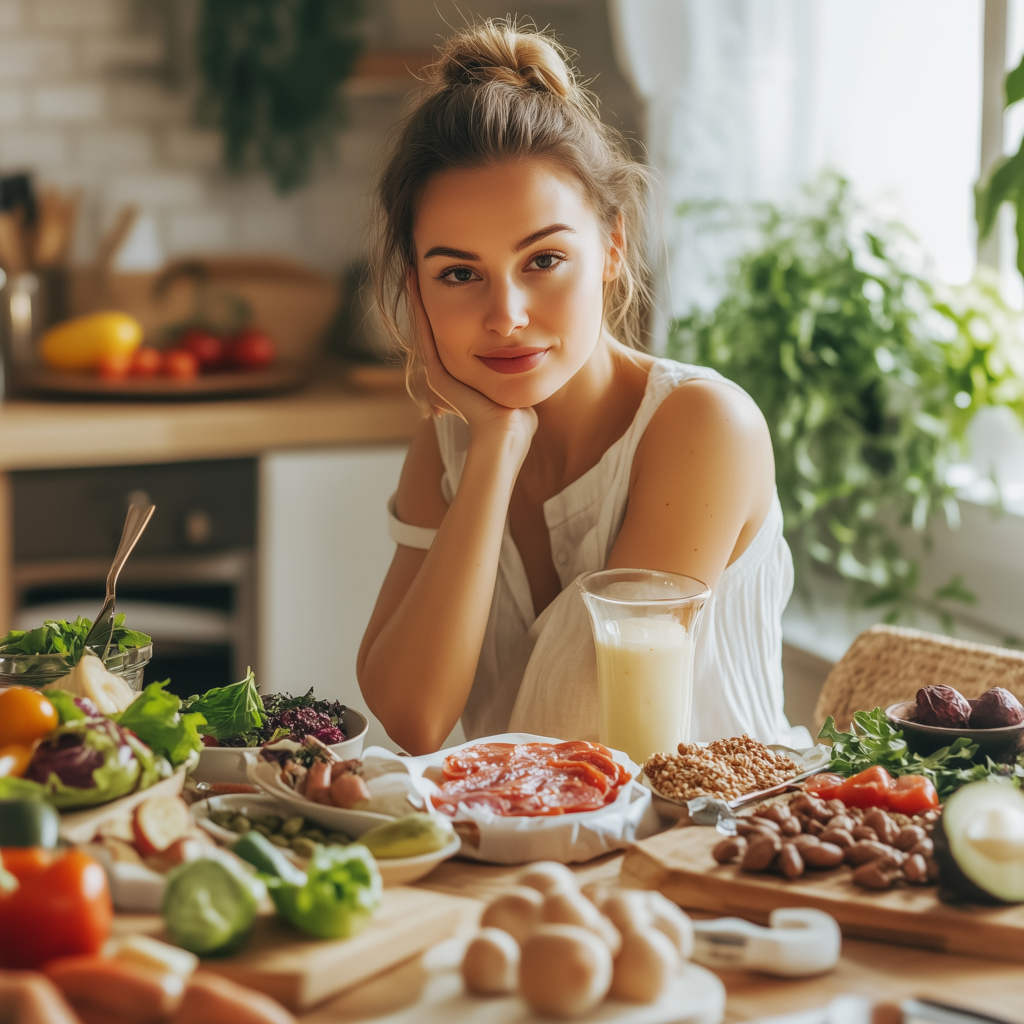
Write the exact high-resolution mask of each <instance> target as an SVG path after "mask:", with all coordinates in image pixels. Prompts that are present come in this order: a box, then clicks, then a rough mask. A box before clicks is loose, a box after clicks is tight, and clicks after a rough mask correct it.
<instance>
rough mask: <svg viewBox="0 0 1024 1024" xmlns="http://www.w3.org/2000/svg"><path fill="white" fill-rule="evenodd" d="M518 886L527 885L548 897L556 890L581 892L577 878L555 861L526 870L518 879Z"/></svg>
mask: <svg viewBox="0 0 1024 1024" xmlns="http://www.w3.org/2000/svg"><path fill="white" fill-rule="evenodd" d="M516 883H517V884H518V885H527V886H529V887H530V888H531V889H537V890H538V891H539V892H542V893H544V895H545V896H546V895H547V894H548V893H549V892H551V891H553V890H555V889H563V890H565V891H567V892H579V888H580V887H579V883H578V882H577V881H576V876H575V875H574V874H573V873H572V872H571V871H570V870H569V869H568V868H567V867H566V866H565V865H564V864H559V863H558V862H557V861H553V860H541V861H537V863H536V864H531V865H530V866H529V867H528V868H525V869H524V870H523V871H522V872H521V873H520V875H519V877H518V878H517V879H516Z"/></svg>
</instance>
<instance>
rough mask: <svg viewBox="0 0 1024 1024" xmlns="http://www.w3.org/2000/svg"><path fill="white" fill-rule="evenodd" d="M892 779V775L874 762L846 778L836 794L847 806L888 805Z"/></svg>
mask: <svg viewBox="0 0 1024 1024" xmlns="http://www.w3.org/2000/svg"><path fill="white" fill-rule="evenodd" d="M892 781H893V780H892V776H891V775H890V774H889V773H888V772H887V771H886V770H885V769H884V768H883V767H882V766H881V765H877V764H876V765H875V766H874V767H873V768H867V769H865V770H864V771H862V772H859V773H858V774H857V775H852V776H851V777H850V778H848V779H847V780H846V781H845V782H844V783H843V784H842V785H841V786H840V787H839V790H838V792H837V793H836V796H837V797H838V798H839V799H840V800H842V801H843V803H844V804H846V806H847V807H888V806H889V793H890V792H891V790H892Z"/></svg>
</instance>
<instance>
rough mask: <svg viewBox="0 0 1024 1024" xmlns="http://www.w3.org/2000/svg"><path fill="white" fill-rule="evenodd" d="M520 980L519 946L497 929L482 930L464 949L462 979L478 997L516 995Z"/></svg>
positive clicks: (506, 934) (468, 988)
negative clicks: (512, 993) (517, 983)
mask: <svg viewBox="0 0 1024 1024" xmlns="http://www.w3.org/2000/svg"><path fill="white" fill-rule="evenodd" d="M518 977H519V943H517V942H516V940H515V939H513V938H512V936H511V935H509V933H508V932H505V931H502V930H501V929H500V928H482V929H481V930H480V934H479V935H477V937H476V938H475V939H473V941H472V942H471V943H470V944H469V945H468V946H467V947H466V953H465V956H463V958H462V980H463V981H464V982H465V983H466V989H467V990H468V991H470V992H472V993H473V994H474V995H478V996H500V995H506V994H507V993H509V992H515V990H516V982H517V980H518Z"/></svg>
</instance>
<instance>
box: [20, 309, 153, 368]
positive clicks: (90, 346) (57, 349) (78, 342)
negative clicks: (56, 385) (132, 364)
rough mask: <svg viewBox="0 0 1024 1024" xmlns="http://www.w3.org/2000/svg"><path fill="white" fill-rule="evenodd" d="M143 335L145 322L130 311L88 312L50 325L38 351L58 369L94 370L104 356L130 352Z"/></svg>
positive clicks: (140, 342)
mask: <svg viewBox="0 0 1024 1024" xmlns="http://www.w3.org/2000/svg"><path fill="white" fill-rule="evenodd" d="M142 335H143V330H142V324H140V323H139V321H138V320H136V319H135V317H133V316H129V315H128V314H127V313H118V312H116V311H110V312H105V313H89V314H87V315H86V316H76V317H75V318H74V319H72V320H65V321H64V322H63V323H60V324H57V325H56V326H55V327H51V328H50V330H48V331H47V332H46V334H44V335H43V338H42V341H41V342H40V343H39V351H40V354H41V355H42V357H43V360H44V361H45V362H46V364H47V365H48V366H51V367H53V369H55V370H91V369H94V368H95V367H96V366H97V365H98V364H99V361H100V360H101V359H102V358H103V357H104V356H124V357H128V356H131V355H132V353H133V352H134V351H135V350H136V349H137V348H138V347H139V345H141V344H142Z"/></svg>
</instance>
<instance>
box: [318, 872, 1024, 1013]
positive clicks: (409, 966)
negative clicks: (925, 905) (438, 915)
mask: <svg viewBox="0 0 1024 1024" xmlns="http://www.w3.org/2000/svg"><path fill="white" fill-rule="evenodd" d="M621 860H622V856H621V854H612V855H610V856H608V857H604V858H601V859H600V860H597V861H593V862H591V863H590V864H586V865H582V866H580V867H579V868H577V874H578V875H579V877H580V882H581V884H586V883H587V882H596V881H614V880H615V879H616V878H617V877H618V874H619V864H620V862H621ZM517 871H518V869H517V868H505V867H492V866H487V865H482V864H475V863H469V862H465V861H458V860H452V861H448V862H446V863H445V864H442V865H441V866H440V867H439V868H438V869H437V870H436V871H434V872H432V873H431V874H430V875H429V876H428V877H427V878H426V879H424V880H423V882H420V883H418V884H420V885H421V886H423V887H424V888H428V889H433V890H435V891H437V892H445V893H450V894H452V895H455V896H466V897H471V898H473V899H476V900H479V901H480V903H479V907H480V909H482V908H483V905H484V903H485V902H486V901H487V900H488V899H489V898H490V897H491V896H493V895H495V894H496V893H497V892H499V891H500V890H501V889H502V888H503V887H504V886H506V885H508V884H509V883H510V881H511V879H512V878H513V877H514V875H515V874H516V872H517ZM474 924H475V922H474V921H473V920H471V919H467V920H466V922H465V923H464V926H463V927H464V930H466V931H469V930H471V929H472V928H473V927H474ZM715 973H716V974H718V976H719V977H720V978H721V979H722V982H723V983H724V984H725V988H726V993H727V1002H726V1012H725V1021H726V1022H727V1024H732V1022H734V1021H748V1020H756V1019H758V1018H760V1017H768V1016H775V1015H779V1014H784V1013H793V1012H797V1011H800V1010H810V1009H814V1008H816V1007H820V1006H824V1005H825V1004H826V1003H828V1002H830V1001H831V1000H832V999H834V998H835V997H836V996H838V995H842V994H855V995H861V996H865V997H868V998H870V999H873V1000H876V1001H899V1000H901V999H905V998H908V997H910V996H928V997H930V998H932V999H939V1000H941V1001H943V1002H948V1003H952V1004H955V1005H959V1006H964V1007H970V1008H971V1009H974V1010H977V1011H980V1012H983V1013H989V1014H993V1015H995V1016H998V1017H1001V1018H1004V1019H1005V1020H1008V1021H1013V1022H1015V1024H1024V970H1022V969H1021V967H1020V966H1019V965H1017V964H1011V963H998V962H994V961H989V960H980V959H975V958H972V957H965V956H953V955H949V954H946V953H935V952H932V951H929V950H924V949H910V948H907V947H902V946H892V945H888V944H884V943H878V942H865V941H860V940H857V939H845V938H844V939H843V955H842V959H841V960H840V962H839V965H838V966H837V967H836V969H835V970H834V971H831V972H829V973H828V974H825V975H822V976H821V977H818V978H810V979H806V980H796V981H793V980H784V979H780V978H771V977H767V976H764V975H756V974H750V973H748V972H746V971H716V972H715ZM426 977H427V975H426V972H425V971H424V969H423V967H422V966H421V963H420V958H419V957H417V958H415V959H413V960H410V961H407V962H406V963H404V964H401V965H400V966H398V967H396V968H394V969H393V970H390V971H388V972H386V973H385V974H382V975H380V976H379V977H377V978H374V979H372V980H370V981H368V982H365V983H363V984H362V985H359V986H358V987H357V988H354V989H351V990H349V991H348V992H346V993H344V994H343V995H341V996H338V997H337V998H335V999H332V1000H330V1001H329V1002H327V1003H324V1004H322V1005H321V1006H318V1007H316V1008H315V1009H313V1010H310V1011H309V1012H308V1013H305V1014H303V1015H302V1016H301V1017H300V1020H301V1021H302V1022H303V1024H328V1022H332V1024H343V1022H344V1024H354V1022H356V1021H363V1020H372V1019H373V1018H374V1017H377V1016H381V1015H383V1014H385V1013H394V1012H397V1011H398V1010H401V1009H403V1008H405V1007H408V1006H411V1005H412V1004H413V1003H415V1001H416V998H417V996H418V993H419V992H420V991H421V990H422V987H423V985H424V983H425V981H426Z"/></svg>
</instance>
